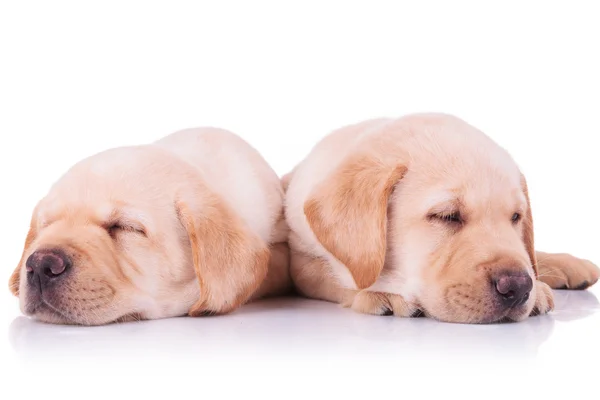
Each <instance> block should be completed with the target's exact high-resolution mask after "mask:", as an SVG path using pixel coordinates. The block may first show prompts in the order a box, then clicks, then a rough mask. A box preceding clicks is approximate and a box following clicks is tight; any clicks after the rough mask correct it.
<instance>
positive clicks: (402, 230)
mask: <svg viewBox="0 0 600 400" xmlns="http://www.w3.org/2000/svg"><path fill="white" fill-rule="evenodd" d="M284 183H285V186H286V188H287V194H286V205H285V209H286V219H287V221H288V224H289V226H290V230H291V232H290V238H289V243H290V247H291V250H292V259H291V274H292V278H293V280H294V283H295V285H296V287H297V288H298V290H299V291H300V292H301V293H303V294H304V295H306V296H308V297H313V298H318V299H323V300H328V301H334V302H338V303H341V304H343V305H346V306H350V307H352V308H353V309H355V310H357V311H360V312H366V313H373V314H387V313H394V314H396V315H402V316H411V315H413V314H415V313H417V312H418V311H419V310H422V311H423V312H425V313H426V314H427V315H430V316H433V317H436V318H438V319H441V320H447V321H457V322H492V321H496V320H501V319H511V320H520V319H522V318H525V317H526V316H527V315H529V314H530V313H531V312H532V311H533V312H546V311H548V310H549V309H550V308H551V307H552V295H551V291H550V288H549V287H548V286H547V285H546V284H545V283H543V282H541V281H536V280H535V278H536V271H535V267H536V266H537V260H536V258H537V257H536V252H535V250H534V248H533V222H532V215H531V209H530V207H529V199H528V193H527V186H526V184H525V180H524V177H523V176H522V174H521V173H520V171H519V169H518V167H517V166H516V164H515V163H514V161H513V160H512V158H511V157H510V156H509V154H508V153H507V152H506V151H505V150H504V149H502V148H500V147H499V146H497V145H496V144H495V143H494V142H493V141H492V140H491V139H490V138H488V137H487V136H486V135H484V134H483V133H481V132H480V131H478V130H477V129H475V128H474V127H472V126H470V125H468V124H467V123H465V122H464V121H461V120H459V119H458V118H455V117H452V116H448V115H442V114H417V115H410V116H406V117H403V118H400V119H377V120H370V121H365V122H362V123H359V124H355V125H351V126H347V127H344V128H342V129H340V130H337V131H335V132H333V133H331V134H330V135H328V136H326V137H325V138H324V139H323V140H322V141H321V142H319V143H318V144H317V145H316V146H315V147H314V148H313V150H312V151H311V153H310V154H309V156H308V157H307V158H306V159H305V160H303V161H302V162H301V163H300V164H299V165H298V166H297V167H296V168H294V170H293V171H292V172H291V173H290V174H289V175H288V176H286V177H284ZM511 218H514V219H515V221H512V220H511ZM545 256H547V255H545ZM552 256H553V257H555V255H552ZM544 258H545V260H544V261H545V264H544V267H545V268H550V269H553V268H555V267H556V264H552V263H551V262H550V263H549V262H548V260H547V259H546V257H544ZM554 259H555V260H556V258H554ZM563 261H564V260H563ZM567 261H568V263H569V265H568V267H572V268H573V270H576V271H578V273H579V272H582V273H583V274H584V275H586V277H587V278H588V283H592V282H595V280H597V279H598V270H597V268H596V267H595V266H593V265H592V264H591V263H586V262H585V261H583V260H578V259H575V258H573V257H570V256H567ZM545 275H547V274H546V273H545V271H542V273H541V274H540V277H541V279H542V280H545V279H544V276H545ZM506 282H510V285H509V284H508V283H506ZM507 285H508V286H510V288H511V290H508V286H507ZM490 288H492V289H490ZM512 289H515V290H516V291H517V292H522V293H521V294H522V296H521V297H519V298H518V301H517V300H515V301H514V304H513V303H512V301H513V300H512V298H513V297H510V296H513V294H514V293H513V292H514V291H512ZM497 291H502V292H506V293H504V294H499V293H497ZM507 293H508V294H507ZM517 294H518V293H517ZM517 297H518V296H517Z"/></svg>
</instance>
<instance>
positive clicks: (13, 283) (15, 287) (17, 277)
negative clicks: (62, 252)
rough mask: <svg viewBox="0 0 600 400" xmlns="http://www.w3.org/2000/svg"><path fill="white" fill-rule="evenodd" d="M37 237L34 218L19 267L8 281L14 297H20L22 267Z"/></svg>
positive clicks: (33, 218)
mask: <svg viewBox="0 0 600 400" xmlns="http://www.w3.org/2000/svg"><path fill="white" fill-rule="evenodd" d="M34 215H35V214H34ZM36 236H37V228H36V222H35V217H32V218H31V223H30V224H29V232H27V237H25V244H24V245H23V252H22V253H21V259H20V260H19V263H18V264H17V267H16V268H15V270H14V271H13V273H12V275H11V276H10V278H9V280H8V288H9V289H10V292H11V293H12V294H13V295H14V296H17V297H18V296H19V286H20V284H21V266H22V265H23V263H24V262H25V254H26V253H27V250H28V249H29V246H31V243H33V241H34V240H35V238H36Z"/></svg>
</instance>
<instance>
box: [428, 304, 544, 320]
mask: <svg viewBox="0 0 600 400" xmlns="http://www.w3.org/2000/svg"><path fill="white" fill-rule="evenodd" d="M533 305H534V303H533V302H532V301H531V300H530V301H527V302H526V303H525V304H522V305H519V306H515V307H510V308H506V307H501V306H499V305H498V304H496V303H495V302H486V301H485V300H483V299H482V300H481V302H479V303H478V302H477V301H475V302H474V304H473V306H472V308H469V309H466V308H465V307H464V306H460V307H456V306H454V305H453V304H452V303H451V301H449V300H446V299H441V300H440V302H439V303H438V304H437V305H434V306H432V307H429V308H425V311H424V313H425V315H426V316H428V317H430V318H433V319H436V320H438V321H440V322H447V323H458V324H496V323H506V322H519V321H523V320H524V319H526V318H527V317H528V316H529V315H531V312H532V309H533Z"/></svg>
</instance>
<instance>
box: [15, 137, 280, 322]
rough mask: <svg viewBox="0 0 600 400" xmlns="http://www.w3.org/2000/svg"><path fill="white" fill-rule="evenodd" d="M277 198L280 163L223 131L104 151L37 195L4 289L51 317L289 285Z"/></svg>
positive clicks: (125, 314)
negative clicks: (272, 164) (272, 165)
mask: <svg viewBox="0 0 600 400" xmlns="http://www.w3.org/2000/svg"><path fill="white" fill-rule="evenodd" d="M282 203H283V188H282V187H281V182H280V180H279V178H278V176H277V175H276V174H275V172H274V171H273V170H272V169H271V168H270V167H269V165H268V164H267V163H266V162H265V160H264V159H263V158H262V157H261V156H260V155H259V153H258V152H257V151H256V150H255V149H253V148H252V147H251V146H250V145H249V144H248V143H246V142H245V141H243V140H242V139H241V138H239V137H238V136H236V135H234V134H232V133H230V132H227V131H224V130H220V129H216V128H199V129H187V130H183V131H179V132H175V133H173V134H171V135H169V136H167V137H165V138H163V139H161V140H159V141H157V142H155V143H151V144H146V145H141V146H130V147H121V148H115V149H111V150H107V151H104V152H101V153H99V154H96V155H94V156H91V157H89V158H86V159H84V160H82V161H80V162H79V163H77V164H76V165H74V166H73V167H72V168H71V169H70V170H68V171H67V172H66V173H65V174H64V175H63V176H62V177H61V178H60V179H59V180H58V181H57V182H56V183H55V184H54V185H53V186H52V187H51V189H50V190H49V193H48V194H47V195H46V196H45V197H44V198H43V199H42V200H41V201H40V202H39V203H38V204H37V206H36V207H35V210H34V211H33V215H32V219H31V226H30V230H29V233H28V235H27V238H26V240H25V246H24V250H23V254H22V258H21V261H20V262H19V264H18V266H17V268H16V269H15V271H14V273H13V274H12V276H11V277H10V282H9V286H10V290H11V291H12V293H13V294H14V295H16V296H18V297H19V299H20V307H21V310H22V312H23V313H24V314H26V315H30V316H33V317H34V318H36V319H38V320H42V321H45V322H51V323H62V324H84V325H99V324H105V323H109V322H114V321H126V320H131V319H156V318H164V317H173V316H181V315H185V314H189V315H191V316H199V315H205V314H222V313H227V312H230V311H233V310H235V309H236V308H238V307H239V306H240V305H242V304H244V303H245V302H247V301H249V300H253V299H256V298H259V297H265V296H269V295H277V294H281V293H284V292H286V291H287V290H288V288H289V287H290V286H291V280H290V277H289V263H288V262H289V251H288V248H287V243H286V240H287V227H286V224H285V221H284V219H283V215H282Z"/></svg>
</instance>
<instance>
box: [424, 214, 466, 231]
mask: <svg viewBox="0 0 600 400" xmlns="http://www.w3.org/2000/svg"><path fill="white" fill-rule="evenodd" d="M427 219H428V220H430V221H432V222H438V223H443V224H445V225H449V226H451V227H453V228H458V227H460V226H462V225H463V224H464V223H465V220H464V218H463V217H462V215H461V214H460V212H458V211H452V212H440V213H437V212H433V213H430V214H428V215H427Z"/></svg>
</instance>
